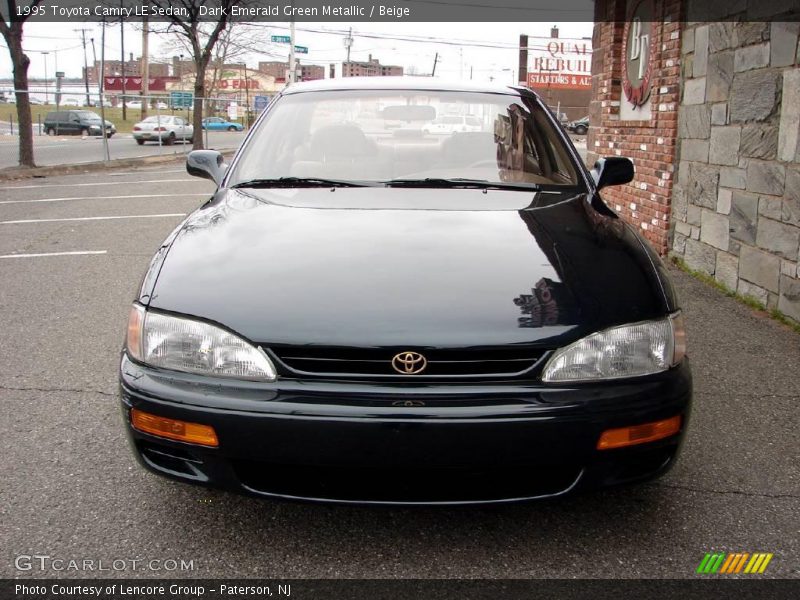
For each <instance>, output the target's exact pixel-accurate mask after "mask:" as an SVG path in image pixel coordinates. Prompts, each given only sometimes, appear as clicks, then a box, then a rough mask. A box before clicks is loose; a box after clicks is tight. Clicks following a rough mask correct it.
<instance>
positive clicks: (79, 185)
mask: <svg viewBox="0 0 800 600" xmlns="http://www.w3.org/2000/svg"><path fill="white" fill-rule="evenodd" d="M131 175H133V173H131ZM187 181H199V180H198V179H196V178H191V177H186V178H184V179H148V180H146V181H139V180H137V181H104V182H102V183H46V184H43V185H18V186H15V187H4V188H0V192H5V191H6V190H32V189H33V190H35V189H38V188H54V187H93V186H98V185H125V184H126V183H133V184H137V185H138V184H140V183H176V182H187Z"/></svg>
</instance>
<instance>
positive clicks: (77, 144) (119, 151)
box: [0, 131, 246, 169]
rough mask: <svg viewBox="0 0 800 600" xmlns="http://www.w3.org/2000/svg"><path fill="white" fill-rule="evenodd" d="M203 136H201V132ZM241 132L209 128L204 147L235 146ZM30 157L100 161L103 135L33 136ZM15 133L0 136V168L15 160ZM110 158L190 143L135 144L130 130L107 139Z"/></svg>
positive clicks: (49, 161) (51, 161) (50, 161)
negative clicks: (32, 150) (32, 152)
mask: <svg viewBox="0 0 800 600" xmlns="http://www.w3.org/2000/svg"><path fill="white" fill-rule="evenodd" d="M203 135H204V139H205V133H204V134H203ZM245 135H246V134H245V133H244V132H228V131H210V132H208V147H209V148H214V149H217V150H227V149H235V148H238V147H239V145H240V144H241V143H242V140H244V137H245ZM33 140H34V157H35V160H36V164H37V165H39V166H49V165H66V164H76V163H84V162H96V161H102V160H103V158H104V154H103V153H104V150H103V139H102V138H100V137H86V138H81V137H79V136H54V137H48V136H34V138H33ZM18 144H19V142H18V138H17V136H11V135H5V136H0V169H3V168H6V167H14V166H16V165H17V164H18ZM108 146H109V153H110V155H111V158H112V159H115V158H134V157H138V156H158V155H168V154H183V153H184V152H188V151H190V150H191V144H182V143H180V142H178V143H176V144H175V145H174V146H164V145H161V146H159V145H158V144H156V143H153V142H148V143H146V144H145V145H144V146H139V145H138V144H137V143H136V142H135V141H134V139H133V137H132V136H131V134H117V135H115V136H114V137H112V138H111V139H110V140H108Z"/></svg>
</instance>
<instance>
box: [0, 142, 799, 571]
mask: <svg viewBox="0 0 800 600" xmlns="http://www.w3.org/2000/svg"><path fill="white" fill-rule="evenodd" d="M78 143H81V142H78ZM87 143H88V142H87ZM211 192H212V187H211V185H210V184H209V182H208V181H204V180H200V179H192V178H190V177H188V176H187V175H186V174H185V172H184V171H183V169H182V167H180V166H179V165H172V166H169V167H159V168H158V169H149V170H137V171H125V172H113V173H103V174H83V175H80V176H68V177H52V178H46V179H38V180H35V181H21V182H13V183H9V184H3V185H2V189H0V281H2V285H0V306H2V311H0V331H2V343H0V457H1V458H0V482H2V484H0V499H2V501H1V502H0V522H2V527H0V547H2V548H3V549H4V552H3V556H2V558H0V577H15V576H32V575H36V576H48V577H50V576H58V575H59V574H61V575H63V573H59V572H58V571H53V570H45V571H44V572H40V571H38V570H36V571H33V572H30V571H25V572H21V571H18V570H16V569H15V567H14V558H15V557H16V556H19V555H23V554H44V555H49V556H51V557H55V558H61V559H66V560H69V559H81V560H82V559H92V560H95V561H97V560H104V561H106V563H107V564H108V563H109V562H110V561H111V560H113V559H118V558H121V559H125V560H128V561H130V560H134V559H139V560H144V559H146V560H150V559H161V560H164V559H175V560H184V561H193V569H192V570H187V571H176V572H169V573H165V572H163V571H156V572H152V571H135V572H132V571H122V572H118V573H117V572H110V573H103V574H102V576H113V575H129V576H137V577H143V576H156V577H159V576H165V575H174V576H187V577H223V576H224V577H227V578H231V577H236V576H242V577H270V576H272V577H424V578H435V577H445V578H449V577H470V578H472V577H491V578H495V577H500V578H510V577H521V578H527V577H564V578H580V577H625V578H628V577H678V578H683V577H694V576H695V575H694V572H695V569H696V568H697V565H698V563H699V562H700V560H701V559H702V557H703V555H704V553H705V552H707V551H709V550H722V551H745V552H758V551H760V552H773V553H775V558H774V559H773V561H772V562H771V564H770V566H769V569H768V571H767V575H768V576H769V575H771V576H782V577H800V570H798V564H799V563H798V558H800V548H798V538H799V537H800V536H798V529H800V528H799V527H798V517H797V515H798V514H800V501H799V500H798V498H800V473H798V464H800V461H798V447H800V445H798V433H797V431H798V417H797V415H798V402H800V379H799V378H798V377H797V371H796V366H797V365H798V364H800V343H798V341H799V340H800V338H798V335H797V334H796V333H795V332H793V331H791V330H789V329H788V328H786V327H784V326H781V325H779V324H777V323H775V322H774V321H771V320H769V319H768V318H765V317H762V316H758V315H756V314H754V313H752V312H751V310H750V309H749V308H747V307H745V306H743V305H741V304H739V303H737V302H735V301H734V300H732V299H730V298H727V297H724V296H723V295H721V294H720V293H719V292H718V291H716V290H714V289H712V288H710V287H708V286H706V285H705V284H703V283H700V282H699V281H697V280H695V279H692V278H690V277H688V276H687V275H685V274H683V273H681V272H679V271H676V270H674V269H671V270H672V275H673V277H674V279H675V281H676V284H677V287H678V292H679V294H680V296H681V298H682V300H683V306H684V308H685V315H686V320H687V327H688V331H689V336H690V337H689V343H690V346H689V351H690V355H691V358H692V362H693V368H694V373H695V408H694V411H693V415H692V420H691V423H690V427H689V432H688V438H687V441H686V446H685V450H684V452H683V455H682V456H681V458H680V460H679V461H678V464H677V465H676V467H675V468H674V469H673V470H672V471H671V472H670V473H669V474H668V475H667V476H666V477H664V478H663V479H661V480H659V481H657V482H652V483H648V484H645V485H640V486H638V487H630V488H621V489H613V490H606V491H601V492H595V493H588V494H584V495H580V496H575V497H570V498H565V499H562V500H559V501H557V502H556V501H552V502H546V503H538V504H533V505H520V506H508V507H503V508H492V509H486V508H439V509H432V508H418V509H392V508H384V509H377V508H358V507H331V506H318V505H309V504H293V503H275V502H270V501H265V500H262V499H254V498H248V497H242V496H238V495H233V494H229V493H224V492H219V491H213V490H206V489H203V488H200V487H194V486H189V485H185V484H179V483H174V482H170V481H167V480H164V479H162V478H159V477H157V476H155V475H152V474H149V473H146V472H145V471H143V470H142V469H141V468H140V467H139V466H138V465H137V463H136V462H135V461H134V458H133V456H132V455H131V453H130V451H129V449H128V447H127V442H126V439H125V436H124V433H123V428H122V421H121V415H120V410H119V406H118V399H117V395H116V389H117V388H116V385H117V384H116V377H117V376H116V370H117V363H118V352H119V349H120V347H121V344H122V339H123V335H124V330H125V323H126V320H127V315H128V309H129V306H130V302H131V300H132V298H133V297H134V295H135V292H136V290H137V287H138V285H139V281H140V278H141V276H142V274H143V272H144V270H145V268H146V266H147V264H148V261H149V260H150V257H151V255H152V254H153V252H154V250H155V249H156V248H157V247H158V245H159V243H160V242H161V241H162V240H163V239H164V237H166V235H167V234H168V233H169V232H170V230H171V229H172V228H173V227H175V226H176V225H177V224H178V223H179V222H180V220H181V218H182V217H181V215H183V214H184V213H187V212H189V211H191V210H193V209H194V208H195V207H197V206H198V205H200V204H201V203H202V202H203V201H204V200H205V199H206V198H207V197H208V196H209V194H210V193H211ZM310 243H311V242H310ZM70 253H76V254H70ZM50 254H55V255H50ZM10 255H11V256H10ZM20 255H22V256H20ZM272 259H274V257H271V258H270V260H272ZM139 566H142V565H141V564H140V565H139ZM67 575H68V576H70V577H81V576H96V575H98V573H96V572H74V571H71V572H69V573H67Z"/></svg>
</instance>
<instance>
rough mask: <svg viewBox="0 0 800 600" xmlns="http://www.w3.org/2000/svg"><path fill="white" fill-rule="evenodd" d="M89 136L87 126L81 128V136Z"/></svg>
mask: <svg viewBox="0 0 800 600" xmlns="http://www.w3.org/2000/svg"><path fill="white" fill-rule="evenodd" d="M88 136H89V130H88V129H86V128H85V127H84V128H83V129H81V137H88Z"/></svg>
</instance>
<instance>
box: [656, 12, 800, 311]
mask: <svg viewBox="0 0 800 600" xmlns="http://www.w3.org/2000/svg"><path fill="white" fill-rule="evenodd" d="M694 1H699V0H694ZM749 1H750V2H753V1H755V0H749ZM799 29H800V24H798V23H779V22H775V23H768V22H759V23H749V22H721V23H688V24H686V26H685V30H684V32H683V36H682V45H681V55H682V57H681V80H682V85H681V88H682V90H681V91H682V97H681V102H680V107H679V111H678V147H677V164H678V168H677V172H676V175H675V185H674V188H673V197H672V219H671V220H672V229H671V232H670V234H671V248H672V252H673V253H674V254H676V255H678V256H680V257H682V258H683V259H684V260H685V261H686V263H687V264H688V265H689V266H690V267H691V268H693V269H696V270H699V271H702V272H704V273H707V274H709V275H712V276H713V277H714V278H715V279H716V280H717V281H719V282H720V283H722V284H724V285H725V286H727V287H728V288H730V289H733V290H736V291H738V292H739V293H741V294H745V295H748V296H752V297H754V298H756V299H757V300H759V301H760V302H762V303H763V304H765V305H766V306H767V307H768V308H777V309H779V310H780V311H782V312H783V313H785V314H786V315H788V316H790V317H791V318H793V319H795V320H798V321H800V254H799V253H800V144H799V143H798V142H800V69H798V67H797V64H798V60H800V52H799V51H798V30H799Z"/></svg>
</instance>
